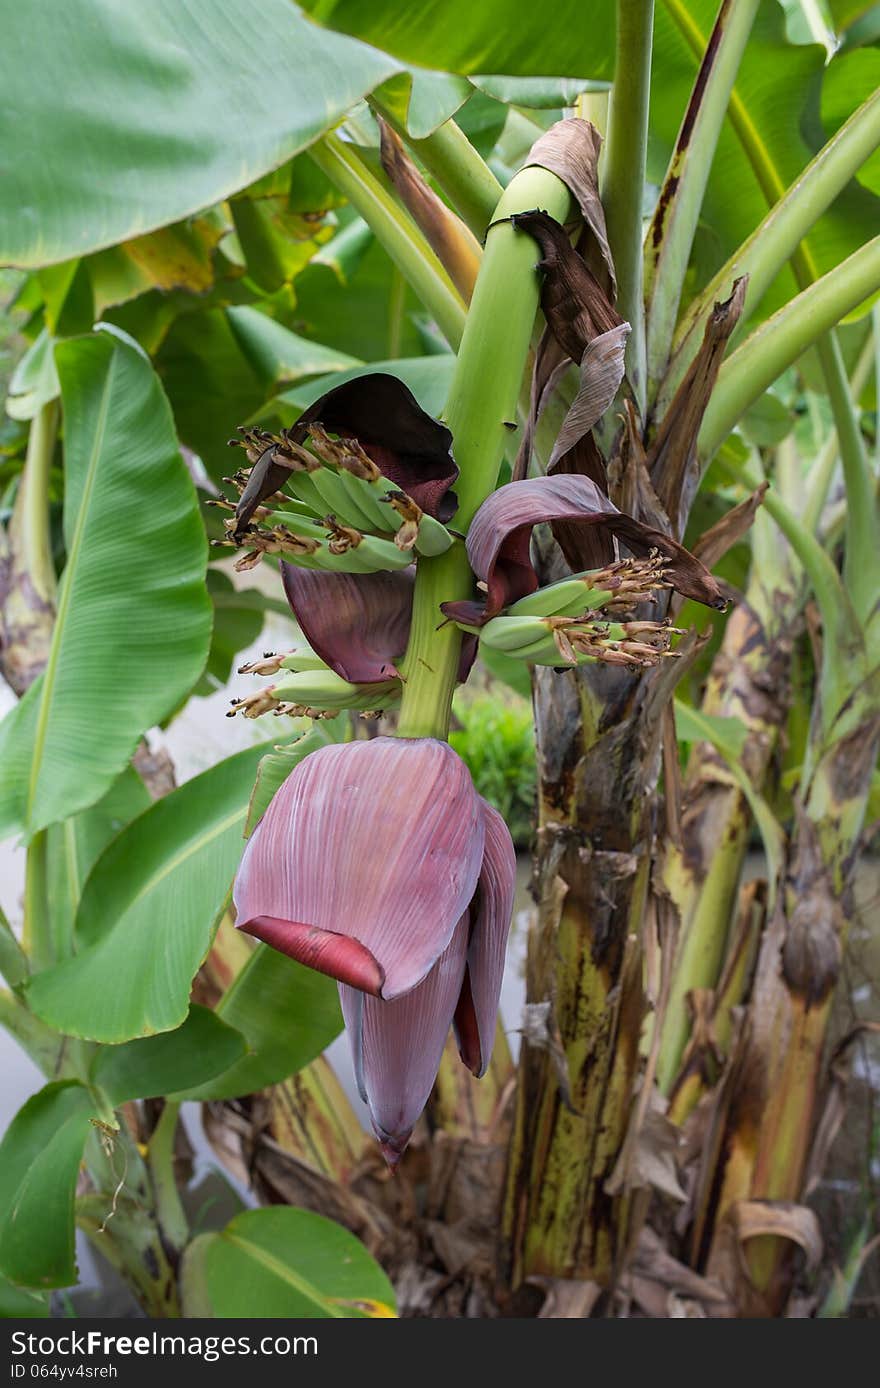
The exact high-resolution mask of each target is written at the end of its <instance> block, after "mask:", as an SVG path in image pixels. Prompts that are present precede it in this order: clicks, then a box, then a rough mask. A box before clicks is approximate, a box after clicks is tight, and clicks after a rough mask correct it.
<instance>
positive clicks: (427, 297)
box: [309, 135, 465, 347]
mask: <svg viewBox="0 0 880 1388" xmlns="http://www.w3.org/2000/svg"><path fill="white" fill-rule="evenodd" d="M309 155H310V157H311V158H312V159H313V160H314V162H315V163H316V164H317V165H318V168H319V169H321V170H322V171H323V172H324V173H325V174H326V175H327V177H328V178H329V179H330V181H331V182H332V183H333V184H335V186H336V187H337V188H338V189H339V191H340V192H341V193H344V194H345V196H346V197H347V198H348V200H349V202H350V203H351V204H352V206H353V207H356V208H357V210H358V212H360V214H361V216H362V217H363V219H364V221H365V222H367V223H368V225H369V227H370V229H371V230H372V232H373V234H374V235H375V237H376V239H377V240H378V241H379V242H380V243H381V245H382V246H384V248H385V250H386V251H387V252H388V255H389V256H390V257H391V259H392V260H393V261H394V264H395V265H396V266H397V267H398V269H399V270H400V272H401V274H402V275H403V277H404V279H405V280H406V281H407V282H408V283H409V284H410V285H411V286H412V288H413V290H414V292H415V293H416V294H417V295H418V297H419V298H420V299H421V301H422V303H423V304H424V305H425V308H426V309H427V310H428V312H429V313H430V314H432V316H433V317H434V319H435V320H436V322H437V326H438V327H439V329H440V331H441V332H442V333H443V335H444V337H445V338H446V339H447V341H448V342H449V343H450V345H451V346H453V347H457V346H458V343H459V341H460V340H461V334H462V330H463V328H464V318H465V307H464V303H463V302H462V300H461V298H460V297H459V295H458V292H457V291H456V289H455V286H454V285H453V283H452V281H451V280H450V278H449V276H448V275H447V273H446V271H445V270H444V269H443V266H442V265H441V264H440V261H439V260H438V259H437V257H436V255H435V254H434V252H433V251H432V250H431V248H430V246H429V245H428V243H427V241H426V240H425V238H424V237H423V236H422V233H421V232H420V231H419V230H418V228H417V227H416V226H414V224H413V223H412V222H411V221H410V219H409V217H408V216H407V215H406V213H404V212H402V211H401V209H400V208H399V207H398V205H397V203H396V202H395V201H394V198H393V197H392V196H391V194H390V193H389V192H388V190H387V189H386V188H385V187H384V185H383V184H382V183H381V182H380V181H379V179H378V178H377V177H376V175H375V174H374V173H373V172H372V170H371V169H370V168H369V167H368V166H367V164H366V163H365V162H364V161H363V159H362V158H361V157H360V155H359V154H358V152H357V150H356V149H355V147H354V146H353V145H351V144H347V143H345V142H344V141H343V140H340V139H339V137H338V136H337V135H325V137H324V139H323V140H320V141H319V142H318V144H315V145H312V147H311V149H310V150H309Z"/></svg>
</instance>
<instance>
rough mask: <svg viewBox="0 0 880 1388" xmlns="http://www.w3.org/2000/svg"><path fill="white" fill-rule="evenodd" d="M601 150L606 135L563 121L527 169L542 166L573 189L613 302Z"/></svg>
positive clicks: (538, 146)
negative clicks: (600, 172) (600, 171)
mask: <svg viewBox="0 0 880 1388" xmlns="http://www.w3.org/2000/svg"><path fill="white" fill-rule="evenodd" d="M601 148H602V136H601V135H600V134H599V132H598V130H597V129H596V127H595V126H594V125H591V123H590V122H589V121H588V120H580V119H578V118H571V119H569V120H561V121H557V122H556V124H555V125H553V126H551V127H550V129H549V130H548V131H547V132H546V133H545V134H544V135H541V136H540V138H539V139H537V140H536V141H535V143H534V144H533V145H532V147H531V149H530V150H529V152H528V155H527V156H526V161H525V166H526V168H529V167H530V166H532V165H538V167H539V168H542V169H549V171H550V172H551V173H555V174H556V176H557V178H561V179H562V181H563V183H565V184H566V185H567V186H568V187H569V188H570V189H571V193H572V196H573V197H574V199H575V201H576V202H577V204H578V207H579V208H580V210H581V215H582V216H583V219H584V221H585V223H586V225H587V227H588V228H589V230H590V231H591V232H592V233H593V236H594V238H595V241H596V246H597V248H598V251H599V254H600V256H601V259H602V261H603V262H604V272H605V273H606V274H607V278H608V286H607V287H608V289H609V290H610V297H611V298H612V299H613V298H616V296H617V280H616V278H615V274H614V261H613V259H612V256H611V247H610V246H609V244H608V232H607V230H606V227H605V210H604V208H603V207H602V202H601V199H600V197H599V179H598V169H599V151H600V150H601ZM585 239H586V238H585ZM581 249H585V248H584V247H582V248H581Z"/></svg>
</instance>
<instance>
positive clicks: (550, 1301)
mask: <svg viewBox="0 0 880 1388" xmlns="http://www.w3.org/2000/svg"><path fill="white" fill-rule="evenodd" d="M526 1281H527V1282H529V1283H530V1284H531V1285H532V1286H533V1287H540V1288H541V1289H542V1291H543V1292H544V1294H545V1295H544V1304H543V1306H542V1307H541V1309H540V1311H539V1312H538V1319H539V1320H586V1319H587V1317H588V1316H590V1315H591V1313H592V1311H593V1307H594V1306H595V1305H596V1302H597V1301H598V1300H599V1297H600V1296H601V1295H602V1288H601V1287H600V1286H599V1283H598V1282H579V1281H575V1280H574V1279H573V1278H568V1277H541V1276H537V1275H536V1276H534V1277H527V1278H526Z"/></svg>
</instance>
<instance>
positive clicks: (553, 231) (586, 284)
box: [510, 210, 623, 362]
mask: <svg viewBox="0 0 880 1388" xmlns="http://www.w3.org/2000/svg"><path fill="white" fill-rule="evenodd" d="M510 220H511V222H512V223H513V225H514V226H515V227H516V228H517V229H518V230H519V231H525V232H527V233H528V235H529V236H531V237H533V238H534V240H535V241H537V243H538V245H539V246H540V248H541V259H540V261H539V262H538V268H539V269H541V270H543V272H544V282H543V285H542V287H541V308H542V309H543V312H544V317H545V318H546V319H547V323H548V325H549V327H550V329H551V331H552V332H553V334H554V336H555V337H556V340H557V341H558V342H559V344H560V346H561V347H562V348H563V349H564V350H565V352H566V353H567V354H568V356H570V357H571V359H572V361H577V362H579V361H580V360H581V358H582V356H583V355H584V352H585V351H586V349H587V347H588V346H589V345H590V343H591V342H592V340H593V338H594V337H601V335H602V334H603V333H607V332H610V331H611V329H612V328H618V327H620V325H621V324H622V322H623V319H622V318H621V317H620V315H619V314H618V313H617V312H616V310H615V309H614V307H613V305H612V303H611V300H610V299H609V298H608V295H607V294H606V293H605V290H604V289H603V288H602V286H601V284H600V283H599V281H598V280H597V279H596V276H595V275H594V274H593V272H592V270H590V268H589V267H588V265H587V264H586V262H585V261H584V259H583V257H582V256H580V255H579V254H578V252H577V251H576V250H575V249H574V247H573V246H572V244H571V242H570V240H569V239H568V235H567V234H566V231H565V228H564V227H562V226H560V224H559V222H557V221H555V220H554V219H553V218H552V217H551V216H550V215H549V214H548V213H547V212H540V211H538V210H535V211H532V212H519V213H516V214H515V215H514V216H513V217H511V219H510Z"/></svg>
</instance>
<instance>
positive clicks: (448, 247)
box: [378, 116, 482, 303]
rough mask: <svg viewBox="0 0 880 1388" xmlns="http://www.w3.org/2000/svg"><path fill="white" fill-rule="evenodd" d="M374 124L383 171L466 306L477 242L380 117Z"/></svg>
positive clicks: (477, 258) (476, 261) (474, 274)
mask: <svg viewBox="0 0 880 1388" xmlns="http://www.w3.org/2000/svg"><path fill="white" fill-rule="evenodd" d="M378 120H379V135H380V141H381V143H380V146H379V150H380V155H381V158H382V167H383V169H384V170H385V172H386V174H387V175H388V177H389V178H390V180H391V182H392V183H393V184H394V187H395V188H396V190H397V192H398V194H399V195H400V199H401V201H402V202H403V204H404V206H405V207H406V208H407V210H408V211H409V213H410V214H411V216H412V218H413V221H414V222H415V223H416V225H417V226H418V227H419V228H420V229H421V230H422V231H423V232H424V234H425V238H426V239H427V241H428V244H429V245H430V246H431V249H432V250H433V251H434V252H435V253H436V255H437V258H438V260H439V261H440V263H441V265H442V266H443V268H444V269H445V270H446V272H447V273H448V275H449V278H450V279H451V280H452V282H453V284H454V285H455V287H456V289H457V290H458V292H459V294H461V296H462V298H463V299H464V300H465V302H466V303H470V299H471V295H472V294H473V292H474V285H475V283H476V280H477V271H478V270H479V268H480V260H481V258H482V251H481V249H480V243H479V241H478V240H477V238H476V237H475V236H474V234H473V232H472V231H470V230H469V228H468V227H466V226H465V224H464V222H463V221H462V220H461V218H460V217H457V216H456V214H455V213H454V212H453V211H452V209H451V208H449V207H447V205H446V203H445V202H444V201H443V199H442V198H439V197H438V196H437V194H436V193H435V192H434V190H433V188H432V187H431V186H430V184H429V183H428V182H427V180H426V179H425V178H423V176H422V174H421V173H420V172H419V170H418V169H417V168H416V166H415V164H414V163H413V161H412V160H411V159H410V157H409V155H408V154H407V152H406V150H405V149H404V146H403V142H402V141H401V140H400V139H399V137H398V136H397V135H396V134H395V132H394V131H393V130H392V129H391V127H390V126H389V125H387V124H386V123H385V121H383V120H382V118H381V116H380V117H379V118H378Z"/></svg>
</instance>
